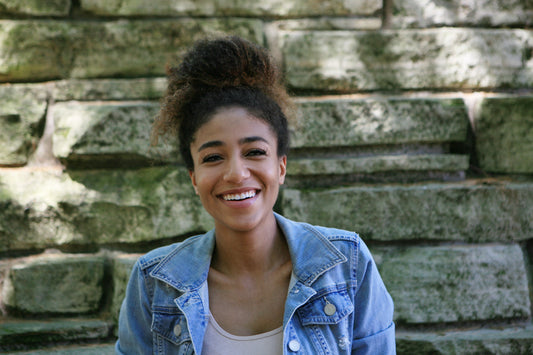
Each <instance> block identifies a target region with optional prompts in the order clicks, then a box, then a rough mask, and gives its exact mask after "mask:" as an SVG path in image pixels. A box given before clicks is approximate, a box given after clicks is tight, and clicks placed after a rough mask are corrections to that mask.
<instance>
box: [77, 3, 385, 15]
mask: <svg viewBox="0 0 533 355" xmlns="http://www.w3.org/2000/svg"><path fill="white" fill-rule="evenodd" d="M81 7H82V9H83V10H85V11H88V12H92V13H95V14H98V15H107V16H139V15H141V16H146V15H155V16H169V15H193V16H267V17H286V16H298V17H300V16H322V15H323V14H326V13H327V14H328V15H330V16H339V15H344V16H347V15H372V14H375V13H376V12H378V11H379V10H381V1H379V0H365V1H357V0H333V1H320V0H311V1H304V0H295V1H283V0H266V1H243V0H240V1H227V0H226V1H224V0H217V1H212V0H196V1H194V0H185V1H168V0H153V1H150V2H146V1H142V0H133V1H120V0H107V1H102V0H81Z"/></svg>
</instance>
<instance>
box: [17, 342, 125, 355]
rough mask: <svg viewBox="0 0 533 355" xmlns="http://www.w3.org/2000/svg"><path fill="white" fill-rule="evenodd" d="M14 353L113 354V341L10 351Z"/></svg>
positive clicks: (38, 354) (32, 354)
mask: <svg viewBox="0 0 533 355" xmlns="http://www.w3.org/2000/svg"><path fill="white" fill-rule="evenodd" d="M7 354H16V355H78V354H79V355H114V354H115V343H108V344H95V345H70V346H59V347H50V348H44V349H40V350H31V351H26V350H24V351H12V352H9V353H7Z"/></svg>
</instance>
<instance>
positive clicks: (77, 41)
mask: <svg viewBox="0 0 533 355" xmlns="http://www.w3.org/2000/svg"><path fill="white" fill-rule="evenodd" d="M214 33H232V34H236V35H240V36H243V37H245V38H248V39H250V40H252V41H255V42H257V43H262V42H263V33H262V23H261V21H259V20H253V19H235V18H220V19H186V18H182V19H172V20H158V21H156V20H131V21H126V20H121V21H112V22H88V21H86V22H83V21H77V22H64V21H9V20H3V21H0V81H19V80H28V79H29V80H43V79H58V78H69V77H72V78H91V77H128V76H129V77H140V76H157V75H159V76H160V75H164V74H165V64H166V63H174V62H176V61H178V60H179V58H181V57H182V56H183V54H184V53H185V51H186V50H187V49H188V48H189V47H190V45H191V44H192V43H193V42H194V41H195V40H197V39H199V38H203V37H205V36H206V35H208V34H214Z"/></svg>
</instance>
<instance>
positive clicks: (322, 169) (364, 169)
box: [287, 154, 468, 175]
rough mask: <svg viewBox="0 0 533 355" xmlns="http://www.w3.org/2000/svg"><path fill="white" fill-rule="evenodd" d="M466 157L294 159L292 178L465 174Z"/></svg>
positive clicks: (401, 156)
mask: <svg viewBox="0 0 533 355" xmlns="http://www.w3.org/2000/svg"><path fill="white" fill-rule="evenodd" d="M466 169H468V156H466V155H455V154H446V155H429V154H427V155H389V156H387V155H386V156H373V157H359V158H344V159H312V158H311V159H291V160H290V161H289V163H288V164H287V174H288V175H338V174H353V173H364V174H372V173H379V172H390V171H397V170H402V171H427V170H437V171H464V170H466Z"/></svg>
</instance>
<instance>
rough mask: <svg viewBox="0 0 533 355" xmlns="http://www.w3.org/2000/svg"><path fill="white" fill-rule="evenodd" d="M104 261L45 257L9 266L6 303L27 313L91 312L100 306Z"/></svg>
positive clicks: (57, 256) (100, 259)
mask: <svg viewBox="0 0 533 355" xmlns="http://www.w3.org/2000/svg"><path fill="white" fill-rule="evenodd" d="M103 278H104V259H103V258H102V257H98V256H92V255H90V256H79V255H76V256H64V255H45V256H41V257H32V258H29V260H25V261H23V262H21V263H18V264H15V265H12V266H10V267H9V271H8V274H7V277H6V280H5V281H4V285H3V290H2V299H3V303H4V304H5V305H7V306H8V307H9V308H11V309H13V310H16V311H17V312H24V313H44V314H49V313H51V314H55V313H66V314H72V313H76V314H77V313H88V312H95V311H97V310H98V308H99V306H100V300H101V298H102V295H103V285H102V282H103Z"/></svg>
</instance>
